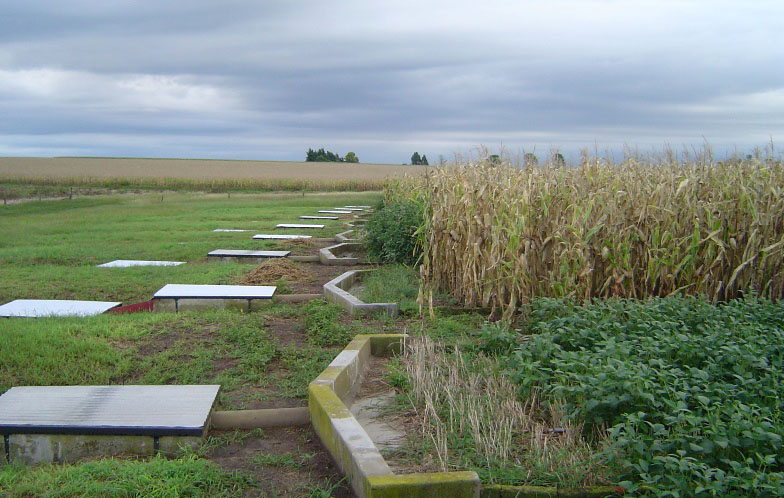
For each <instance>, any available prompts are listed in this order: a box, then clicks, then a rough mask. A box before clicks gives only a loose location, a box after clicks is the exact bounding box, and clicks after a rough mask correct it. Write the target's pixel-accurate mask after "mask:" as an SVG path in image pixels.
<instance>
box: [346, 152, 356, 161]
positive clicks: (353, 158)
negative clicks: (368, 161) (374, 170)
mask: <svg viewBox="0 0 784 498" xmlns="http://www.w3.org/2000/svg"><path fill="white" fill-rule="evenodd" d="M345 160H346V162H347V163H358V162H359V158H358V157H357V155H356V154H354V153H353V152H346V157H345Z"/></svg>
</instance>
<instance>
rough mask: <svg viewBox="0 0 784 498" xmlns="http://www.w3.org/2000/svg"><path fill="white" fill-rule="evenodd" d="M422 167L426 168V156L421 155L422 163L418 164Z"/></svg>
mask: <svg viewBox="0 0 784 498" xmlns="http://www.w3.org/2000/svg"><path fill="white" fill-rule="evenodd" d="M420 164H421V165H422V166H427V165H428V164H427V156H426V155H424V154H422V161H421V162H420Z"/></svg>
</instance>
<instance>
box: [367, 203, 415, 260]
mask: <svg viewBox="0 0 784 498" xmlns="http://www.w3.org/2000/svg"><path fill="white" fill-rule="evenodd" d="M423 222H424V218H423V213H422V208H421V207H420V206H419V205H418V204H416V203H415V202H413V201H401V202H396V203H393V204H389V205H385V206H384V207H383V208H381V209H377V210H376V212H375V213H373V215H372V216H371V217H370V219H369V220H368V222H367V224H366V225H365V247H366V248H367V252H368V256H369V257H370V258H371V259H373V260H375V261H380V262H384V263H403V264H406V265H414V264H415V263H416V262H417V261H418V260H419V258H420V255H421V250H420V248H419V246H418V245H417V239H416V231H417V229H418V228H419V227H420V226H421V225H422V224H423Z"/></svg>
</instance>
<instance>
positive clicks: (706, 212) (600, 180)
mask: <svg viewBox="0 0 784 498" xmlns="http://www.w3.org/2000/svg"><path fill="white" fill-rule="evenodd" d="M386 198H387V201H388V202H389V201H394V200H399V199H403V198H405V199H411V198H414V199H415V200H417V201H418V202H421V203H423V204H424V207H425V209H424V211H425V221H424V225H423V226H422V227H420V231H419V237H420V243H421V245H422V248H423V251H424V256H423V265H422V268H421V270H422V274H423V276H424V281H425V285H424V287H425V289H426V290H429V294H430V296H432V289H433V288H438V289H442V290H446V291H448V292H450V293H451V294H452V295H454V296H455V297H456V298H458V299H460V300H461V301H463V302H464V303H465V305H466V306H472V307H473V306H481V307H490V308H492V309H493V310H494V312H497V313H499V314H501V315H502V316H503V317H505V318H508V317H511V316H512V314H514V313H515V312H516V310H517V309H518V308H519V307H520V306H521V305H523V304H525V303H526V302H528V301H529V300H530V299H532V298H533V297H538V296H547V297H564V296H571V297H574V298H576V299H580V300H584V299H591V298H595V297H609V296H618V297H625V298H643V297H647V296H666V295H670V294H675V293H684V294H696V295H705V296H707V297H708V298H709V299H712V300H714V301H721V300H728V299H732V298H734V297H736V296H738V295H739V293H741V292H749V291H753V292H756V293H758V294H759V295H763V296H767V297H769V298H771V299H774V300H777V299H780V298H781V297H782V294H783V293H784V166H782V163H781V162H780V161H771V160H769V161H765V162H763V161H759V160H752V161H732V162H727V163H713V162H712V161H709V162H707V163H706V162H693V163H687V164H683V163H677V162H674V161H666V160H663V161H661V162H659V163H651V162H648V161H642V160H637V159H626V160H624V161H623V162H622V163H621V164H610V163H608V162H607V161H604V160H600V159H590V160H588V159H586V160H583V162H582V165H581V166H580V167H577V168H574V169H567V168H562V167H561V168H559V167H529V168H524V169H520V168H514V167H511V166H509V165H508V164H506V165H504V164H501V165H495V164H493V163H492V162H489V161H478V162H476V163H470V164H462V165H453V166H449V167H446V168H438V169H435V170H434V171H431V174H429V175H428V176H427V177H426V178H407V179H404V180H401V181H397V182H394V183H392V184H390V185H388V187H387V190H386ZM431 300H432V297H431Z"/></svg>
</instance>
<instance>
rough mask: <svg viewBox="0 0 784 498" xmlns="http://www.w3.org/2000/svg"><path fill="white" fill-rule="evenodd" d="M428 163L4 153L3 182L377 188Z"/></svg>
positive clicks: (214, 187)
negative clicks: (43, 156) (49, 156)
mask: <svg viewBox="0 0 784 498" xmlns="http://www.w3.org/2000/svg"><path fill="white" fill-rule="evenodd" d="M424 171H425V168H422V167H417V166H405V165H395V164H361V163H360V164H352V163H321V162H318V163H317V162H296V161H231V160H207V159H138V158H92V157H91V158H84V157H57V158H32V157H2V158H0V184H28V185H41V186H44V185H49V186H53V185H54V186H56V185H71V186H94V187H105V188H131V187H138V188H164V189H200V190H213V191H224V190H302V189H306V190H329V191H337V190H349V191H365V190H379V189H381V188H382V186H383V183H384V181H386V180H388V179H390V178H400V177H402V176H404V175H405V174H407V173H408V174H424Z"/></svg>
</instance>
